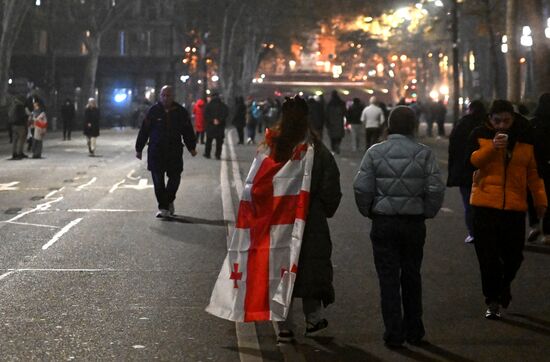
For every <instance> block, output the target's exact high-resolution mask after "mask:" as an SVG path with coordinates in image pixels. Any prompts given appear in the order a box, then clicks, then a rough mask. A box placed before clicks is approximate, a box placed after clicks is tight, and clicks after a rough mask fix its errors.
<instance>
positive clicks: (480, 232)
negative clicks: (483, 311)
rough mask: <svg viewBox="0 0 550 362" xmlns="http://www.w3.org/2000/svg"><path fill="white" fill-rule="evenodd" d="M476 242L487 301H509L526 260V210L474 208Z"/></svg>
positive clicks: (482, 284) (482, 283) (488, 302)
mask: <svg viewBox="0 0 550 362" xmlns="http://www.w3.org/2000/svg"><path fill="white" fill-rule="evenodd" d="M473 213H474V243H475V248H476V254H477V259H478V261H479V269H480V271H481V286H482V289H483V295H484V296H485V302H486V303H487V304H490V303H492V302H503V301H504V302H506V299H507V298H509V297H510V285H511V284H512V281H513V280H514V277H515V276H516V273H517V271H518V270H519V267H520V266H521V262H522V261H523V246H524V244H525V213H524V212H519V211H505V210H497V209H491V208H486V207H476V206H474V207H473Z"/></svg>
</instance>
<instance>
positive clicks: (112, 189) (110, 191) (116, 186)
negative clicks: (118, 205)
mask: <svg viewBox="0 0 550 362" xmlns="http://www.w3.org/2000/svg"><path fill="white" fill-rule="evenodd" d="M125 182H126V180H122V181H120V182H119V183H116V184H115V185H114V186H113V187H111V189H110V190H109V193H110V194H112V193H113V192H115V190H116V189H118V187H119V186H120V185H122V184H123V183H125Z"/></svg>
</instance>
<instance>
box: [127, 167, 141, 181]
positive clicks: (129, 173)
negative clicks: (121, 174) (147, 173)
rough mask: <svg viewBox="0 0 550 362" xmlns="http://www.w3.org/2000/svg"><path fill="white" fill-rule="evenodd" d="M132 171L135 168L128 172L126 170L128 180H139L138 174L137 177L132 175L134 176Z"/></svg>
mask: <svg viewBox="0 0 550 362" xmlns="http://www.w3.org/2000/svg"><path fill="white" fill-rule="evenodd" d="M134 172H136V170H135V169H134V170H132V171H130V172H128V174H127V175H126V177H127V178H129V179H130V180H139V179H140V177H139V176H138V177H134V176H132V175H133V174H134Z"/></svg>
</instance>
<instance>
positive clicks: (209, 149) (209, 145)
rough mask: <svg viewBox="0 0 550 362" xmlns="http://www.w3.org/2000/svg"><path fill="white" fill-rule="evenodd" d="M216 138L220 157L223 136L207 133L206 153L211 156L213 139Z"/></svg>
mask: <svg viewBox="0 0 550 362" xmlns="http://www.w3.org/2000/svg"><path fill="white" fill-rule="evenodd" d="M214 140H216V152H215V154H216V158H220V157H221V155H222V145H223V136H221V137H211V136H208V135H206V146H204V155H205V156H207V157H210V152H212V141H214Z"/></svg>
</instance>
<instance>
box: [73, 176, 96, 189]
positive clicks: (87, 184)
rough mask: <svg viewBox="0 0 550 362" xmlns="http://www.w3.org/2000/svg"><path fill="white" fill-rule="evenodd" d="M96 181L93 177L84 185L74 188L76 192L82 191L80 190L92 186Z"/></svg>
mask: <svg viewBox="0 0 550 362" xmlns="http://www.w3.org/2000/svg"><path fill="white" fill-rule="evenodd" d="M96 181H97V177H94V178H92V179H91V180H90V181H88V182H86V183H85V184H83V185H80V186H78V187H77V188H76V191H82V190H84V188H86V187H88V186H90V185H91V184H93V183H94V182H96Z"/></svg>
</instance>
